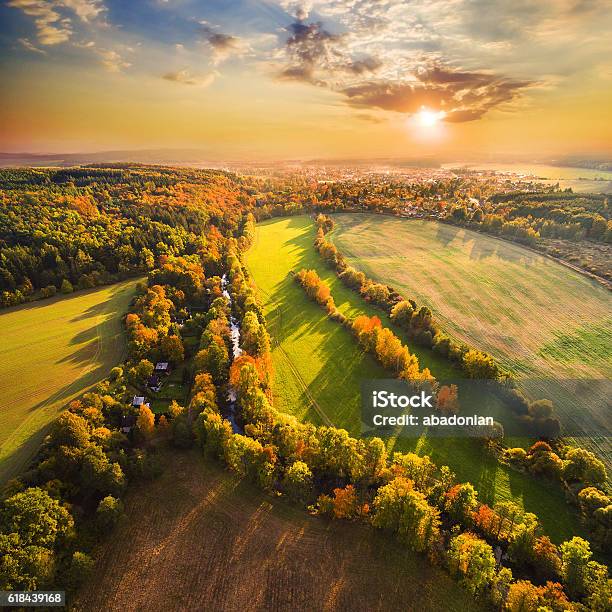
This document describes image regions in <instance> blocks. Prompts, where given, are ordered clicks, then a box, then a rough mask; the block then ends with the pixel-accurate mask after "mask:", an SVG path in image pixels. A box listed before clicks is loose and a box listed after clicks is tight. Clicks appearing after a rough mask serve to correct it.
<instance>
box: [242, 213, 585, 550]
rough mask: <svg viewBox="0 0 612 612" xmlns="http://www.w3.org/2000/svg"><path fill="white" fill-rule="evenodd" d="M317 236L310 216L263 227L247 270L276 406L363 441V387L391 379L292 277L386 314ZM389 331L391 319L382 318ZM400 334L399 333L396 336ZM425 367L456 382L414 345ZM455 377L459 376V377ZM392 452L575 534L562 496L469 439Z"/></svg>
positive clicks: (396, 444) (351, 309) (404, 444)
mask: <svg viewBox="0 0 612 612" xmlns="http://www.w3.org/2000/svg"><path fill="white" fill-rule="evenodd" d="M313 239H314V229H313V224H312V221H311V219H309V218H308V217H306V216H301V217H290V218H283V219H273V220H270V221H266V222H264V223H261V224H258V226H257V228H256V233H255V242H254V245H253V246H252V248H251V249H250V250H249V252H248V254H247V266H248V269H249V271H250V273H251V275H252V277H253V279H254V281H255V283H256V285H257V288H258V290H259V293H260V298H261V301H262V303H263V304H264V311H265V314H266V317H267V320H268V323H269V326H270V332H271V334H272V337H273V360H274V368H275V381H274V400H275V406H276V408H277V409H278V410H281V411H283V412H288V413H291V414H295V415H296V416H297V417H298V418H300V419H302V420H308V421H311V422H314V423H318V424H321V423H324V422H331V423H333V424H334V425H336V426H338V427H343V428H345V429H347V430H348V431H349V432H350V433H351V434H352V435H359V430H360V427H359V414H360V384H361V381H362V380H363V379H364V378H386V377H388V373H386V372H385V371H384V370H383V369H382V368H381V367H380V366H379V365H378V364H376V363H375V362H374V360H373V358H372V357H371V356H370V355H368V354H364V353H363V352H362V351H361V350H360V348H359V346H358V345H357V343H356V342H355V340H354V338H353V336H352V335H351V334H350V332H349V331H348V330H346V329H344V328H343V327H342V326H341V325H339V324H338V323H335V322H333V321H331V320H330V319H328V318H327V317H326V315H325V313H324V311H323V310H322V309H321V308H320V307H319V306H318V305H316V304H315V303H314V302H311V301H310V300H309V299H308V298H307V297H306V295H305V293H304V292H303V290H302V288H301V287H299V286H298V285H297V283H295V281H294V280H293V279H292V277H291V275H290V271H291V270H296V271H297V270H299V269H301V268H304V267H306V268H314V269H316V270H317V271H318V273H319V275H320V276H321V277H322V278H324V279H325V280H326V281H327V282H328V283H329V284H330V286H331V289H332V294H333V296H334V299H335V301H336V304H337V306H338V308H339V309H340V310H341V311H342V312H343V313H344V314H345V315H348V316H356V315H358V314H361V313H364V312H365V313H368V314H377V315H379V316H380V315H381V311H380V310H379V309H378V308H375V307H372V306H370V305H368V304H367V303H366V302H364V301H363V300H362V299H361V298H360V297H359V296H358V295H356V294H355V293H354V292H352V291H350V290H349V289H347V288H346V287H345V286H344V285H342V283H341V282H340V281H339V280H338V278H337V277H336V275H335V273H334V272H333V271H332V270H330V269H329V268H327V267H326V266H325V264H324V263H323V262H322V260H321V258H320V256H319V255H318V253H317V252H316V251H315V250H314V248H313V244H312V243H313ZM381 318H382V319H383V322H384V324H385V325H389V324H390V323H389V321H388V319H387V318H386V317H383V316H381ZM395 331H396V332H398V330H395ZM410 348H411V350H412V351H413V352H415V353H416V354H417V355H418V356H419V358H420V362H421V365H422V366H427V367H429V368H430V369H431V370H432V372H433V373H434V375H436V376H437V377H438V378H443V377H452V376H453V373H454V371H453V369H452V368H451V367H450V366H449V365H448V362H447V361H445V360H443V359H441V358H439V357H438V356H436V355H435V354H433V353H432V352H431V351H428V350H426V349H422V348H419V347H416V346H410ZM455 375H456V373H455ZM389 446H390V448H394V449H396V450H415V451H417V452H419V453H420V454H429V455H430V456H431V457H432V459H433V460H434V461H436V462H437V463H438V464H447V465H449V466H450V467H451V468H452V469H453V470H454V471H455V472H456V473H457V476H458V478H460V479H461V480H469V481H471V482H472V483H473V484H474V486H475V487H476V488H477V489H478V491H479V492H480V496H481V499H482V500H483V501H486V502H488V503H493V502H495V501H498V500H503V499H514V500H516V501H518V502H519V503H523V505H524V506H525V507H526V508H527V509H529V510H530V511H532V512H535V513H536V514H537V515H538V516H539V517H540V519H541V520H542V523H543V524H544V527H545V530H546V531H547V532H548V533H549V534H550V535H551V537H553V538H554V539H555V540H560V539H561V538H566V537H568V536H570V535H571V534H574V533H577V532H578V531H579V528H578V526H577V521H576V518H575V516H574V515H573V514H572V513H571V511H570V510H569V508H568V507H567V505H566V503H565V500H564V497H563V495H562V494H561V492H560V491H559V490H557V489H555V488H554V487H546V488H543V487H542V483H541V482H539V481H536V480H534V479H533V478H531V477H530V476H527V475H524V474H519V473H517V472H514V471H513V470H510V469H508V468H506V467H504V466H501V465H499V464H498V462H497V461H496V460H495V459H493V458H491V457H490V456H489V455H487V454H486V453H485V452H483V450H482V449H481V447H480V446H479V445H478V443H477V442H475V441H473V440H467V439H452V438H446V439H440V438H437V439H427V438H424V437H421V438H419V439H407V438H406V439H404V438H402V439H397V440H391V441H390V443H389Z"/></svg>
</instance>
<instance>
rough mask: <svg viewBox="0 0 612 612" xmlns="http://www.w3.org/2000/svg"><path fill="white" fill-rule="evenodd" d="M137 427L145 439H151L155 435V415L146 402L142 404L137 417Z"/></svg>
mask: <svg viewBox="0 0 612 612" xmlns="http://www.w3.org/2000/svg"><path fill="white" fill-rule="evenodd" d="M136 428H137V429H138V431H139V433H140V435H141V436H142V437H143V438H144V439H145V440H150V439H151V438H152V437H153V433H154V431H155V415H154V414H153V412H152V410H151V409H150V408H149V407H148V406H147V405H146V404H142V406H140V409H139V411H138V417H137V419H136Z"/></svg>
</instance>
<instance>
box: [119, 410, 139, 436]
mask: <svg viewBox="0 0 612 612" xmlns="http://www.w3.org/2000/svg"><path fill="white" fill-rule="evenodd" d="M135 426H136V416H135V415H133V414H129V415H126V416H123V417H121V431H122V433H124V434H129V433H130V431H132V428H133V427H135Z"/></svg>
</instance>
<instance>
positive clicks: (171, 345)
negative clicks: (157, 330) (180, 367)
mask: <svg viewBox="0 0 612 612" xmlns="http://www.w3.org/2000/svg"><path fill="white" fill-rule="evenodd" d="M160 345H161V346H160V348H161V352H162V355H163V356H164V357H165V358H166V359H167V360H168V361H170V362H172V363H174V364H177V363H181V362H182V361H183V360H184V359H185V349H184V347H183V342H182V340H181V339H180V337H179V336H164V337H163V338H162V339H161V343H160Z"/></svg>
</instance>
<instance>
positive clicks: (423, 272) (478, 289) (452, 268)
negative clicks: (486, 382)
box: [332, 214, 612, 464]
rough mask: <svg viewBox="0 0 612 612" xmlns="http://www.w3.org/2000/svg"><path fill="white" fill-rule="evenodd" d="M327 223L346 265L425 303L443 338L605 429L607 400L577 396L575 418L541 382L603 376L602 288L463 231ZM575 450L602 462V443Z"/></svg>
mask: <svg viewBox="0 0 612 612" xmlns="http://www.w3.org/2000/svg"><path fill="white" fill-rule="evenodd" d="M334 219H335V220H336V222H337V229H336V230H335V231H334V233H333V237H332V238H333V241H334V243H335V244H336V245H337V247H338V248H339V249H340V250H341V251H342V252H343V253H344V254H345V255H346V256H347V258H348V259H349V261H350V263H352V264H353V265H355V266H357V267H359V269H361V270H363V271H364V272H365V273H366V274H368V275H369V276H371V277H372V278H374V279H377V280H379V281H381V282H386V283H388V284H390V285H392V286H394V287H396V288H397V290H398V291H400V292H401V293H404V294H405V295H408V296H410V297H413V298H414V299H416V300H417V301H418V302H420V303H424V304H426V305H428V306H429V307H430V308H431V309H432V310H433V312H434V316H435V317H436V318H437V320H438V321H439V322H440V323H441V325H442V327H443V328H444V329H445V330H446V331H447V332H448V333H449V334H451V335H453V336H454V337H455V338H457V339H459V340H463V341H466V342H468V343H469V344H471V345H473V346H476V347H477V348H479V349H481V350H484V351H487V352H489V353H491V354H492V355H493V356H494V357H496V358H497V359H498V360H499V361H500V362H501V363H502V364H504V365H505V366H506V367H508V368H509V369H510V370H511V371H513V372H514V373H515V374H516V375H518V376H519V377H521V378H523V379H525V380H527V379H531V380H530V381H529V382H528V383H525V386H526V389H527V390H528V391H529V392H531V393H532V394H533V395H534V396H535V397H541V396H544V397H546V396H550V397H551V399H553V400H554V401H555V404H556V411H557V413H558V415H559V416H560V418H561V419H562V421H563V422H564V423H571V424H572V426H573V428H574V429H580V428H581V427H584V428H585V429H589V428H590V429H591V431H593V429H597V428H599V429H601V431H604V430H605V429H606V428H608V427H609V423H610V412H609V406H608V405H607V398H606V397H602V396H601V395H598V394H595V393H594V394H591V395H589V396H588V397H587V398H583V401H582V402H581V410H580V411H579V412H578V411H576V408H575V397H574V396H573V395H572V394H571V392H567V393H566V392H564V391H563V390H561V387H559V386H556V387H554V386H551V385H550V384H548V383H547V382H546V380H545V379H549V380H550V379H559V380H562V379H589V378H591V379H609V378H610V377H611V375H612V364H611V363H610V359H609V354H608V347H609V346H610V342H611V341H612V318H611V316H610V312H611V307H612V298H611V297H610V293H609V292H608V291H607V290H606V289H604V288H603V287H601V286H599V285H598V284H597V283H595V282H594V281H591V280H590V279H587V278H585V277H584V276H582V275H580V274H578V273H577V272H574V271H573V270H569V269H568V268H566V267H564V266H561V265H559V264H557V263H556V262H554V261H552V260H550V259H549V258H546V257H544V256H540V255H538V254H535V253H533V252H531V251H529V250H526V249H524V248H522V247H520V246H517V245H516V244H511V243H508V242H505V241H501V240H498V239H495V238H492V237H489V236H485V235H481V234H477V233H474V232H471V231H469V230H464V229H459V228H456V227H453V226H449V225H443V224H439V223H434V222H429V221H407V220H403V219H397V218H390V217H381V216H374V215H360V214H356V215H354V214H347V215H336V216H335V217H334ZM568 384H569V383H568ZM589 442H590V444H589ZM581 445H585V446H589V447H590V448H591V449H593V450H596V451H598V452H599V453H600V454H601V455H602V456H603V457H605V458H606V459H607V461H608V464H609V463H610V447H609V441H608V442H606V440H590V441H589V440H584V439H583V440H581Z"/></svg>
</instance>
